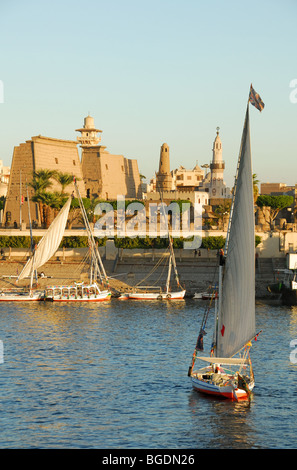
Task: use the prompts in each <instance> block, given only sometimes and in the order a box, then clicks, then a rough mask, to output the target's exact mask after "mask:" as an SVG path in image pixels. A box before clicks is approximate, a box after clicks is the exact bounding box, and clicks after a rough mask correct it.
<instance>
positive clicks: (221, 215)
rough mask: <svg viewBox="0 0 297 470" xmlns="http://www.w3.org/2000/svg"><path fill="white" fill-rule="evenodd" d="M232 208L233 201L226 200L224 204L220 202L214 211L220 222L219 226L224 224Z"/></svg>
mask: <svg viewBox="0 0 297 470" xmlns="http://www.w3.org/2000/svg"><path fill="white" fill-rule="evenodd" d="M230 210H231V201H224V202H223V204H220V205H219V206H218V207H216V209H215V210H214V213H215V214H216V216H217V218H218V222H219V226H223V225H224V221H225V220H226V219H227V217H228V216H229V214H230Z"/></svg>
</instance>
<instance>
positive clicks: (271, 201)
mask: <svg viewBox="0 0 297 470" xmlns="http://www.w3.org/2000/svg"><path fill="white" fill-rule="evenodd" d="M293 202H294V198H293V196H287V195H282V196H270V195H268V194H262V195H260V196H258V199H257V202H256V204H257V206H258V207H260V208H261V209H263V208H266V209H268V210H267V211H263V215H264V218H265V220H266V222H267V223H269V225H270V229H271V230H273V222H274V220H275V219H276V217H277V215H278V213H279V211H280V210H282V209H285V208H286V207H289V206H291V205H292V204H293Z"/></svg>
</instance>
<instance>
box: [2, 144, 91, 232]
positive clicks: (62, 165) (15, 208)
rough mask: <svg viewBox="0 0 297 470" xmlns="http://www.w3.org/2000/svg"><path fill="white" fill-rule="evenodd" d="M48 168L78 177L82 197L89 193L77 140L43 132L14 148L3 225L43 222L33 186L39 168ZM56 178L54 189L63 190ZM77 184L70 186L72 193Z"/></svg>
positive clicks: (69, 190)
mask: <svg viewBox="0 0 297 470" xmlns="http://www.w3.org/2000/svg"><path fill="white" fill-rule="evenodd" d="M43 169H48V170H58V171H60V172H63V173H70V174H73V175H74V176H76V178H77V180H78V187H79V190H80V193H81V196H82V197H85V196H86V193H85V186H84V182H83V175H82V171H81V166H80V160H79V154H78V149H77V143H76V142H75V141H70V140H61V139H53V138H49V137H43V136H41V135H39V136H35V137H32V138H31V140H27V141H26V142H25V143H22V144H20V145H18V146H16V147H15V148H14V151H13V157H12V164H11V172H10V179H9V185H8V190H7V198H6V203H5V208H4V216H3V224H4V225H6V226H15V225H16V224H17V226H20V225H21V224H22V223H25V224H26V225H27V224H28V223H29V206H28V198H29V203H30V215H31V220H32V221H33V220H34V221H35V222H36V223H37V224H38V225H39V224H40V214H39V210H38V205H37V204H36V203H33V202H32V196H33V195H34V190H33V188H31V187H30V186H29V183H30V182H31V181H32V179H33V173H34V172H35V171H39V170H43ZM52 181H53V185H52V187H51V189H50V190H51V191H61V187H60V185H59V183H57V182H55V181H54V180H52ZM73 190H74V186H73V185H69V186H68V187H67V188H66V190H65V191H66V192H67V193H69V194H71V193H72V192H73Z"/></svg>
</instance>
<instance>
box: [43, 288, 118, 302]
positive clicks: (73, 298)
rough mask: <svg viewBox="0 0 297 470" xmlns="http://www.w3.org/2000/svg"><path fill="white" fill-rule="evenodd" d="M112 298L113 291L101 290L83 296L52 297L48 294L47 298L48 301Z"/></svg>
mask: <svg viewBox="0 0 297 470" xmlns="http://www.w3.org/2000/svg"><path fill="white" fill-rule="evenodd" d="M110 299H111V292H109V291H108V292H101V293H100V294H97V295H90V296H87V295H83V296H82V297H79V296H77V297H75V296H69V297H68V296H66V295H65V296H64V295H54V296H52V297H50V296H47V297H46V298H45V300H46V301H47V302H103V301H104V300H110Z"/></svg>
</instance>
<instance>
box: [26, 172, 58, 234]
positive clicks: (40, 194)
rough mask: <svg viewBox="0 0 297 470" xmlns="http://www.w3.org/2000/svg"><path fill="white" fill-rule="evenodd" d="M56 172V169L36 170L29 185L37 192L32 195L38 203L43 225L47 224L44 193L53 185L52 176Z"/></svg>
mask: <svg viewBox="0 0 297 470" xmlns="http://www.w3.org/2000/svg"><path fill="white" fill-rule="evenodd" d="M56 173H57V172H56V171H55V170H38V171H34V172H33V179H32V181H31V182H30V183H29V186H31V188H33V189H34V192H35V194H34V196H33V197H32V201H33V202H37V203H38V208H39V217H40V222H41V225H43V226H44V225H45V210H44V205H45V202H44V201H45V196H44V193H45V192H46V190H47V189H49V188H51V187H52V185H53V182H52V181H51V178H53V177H54V175H55V174H56Z"/></svg>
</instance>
